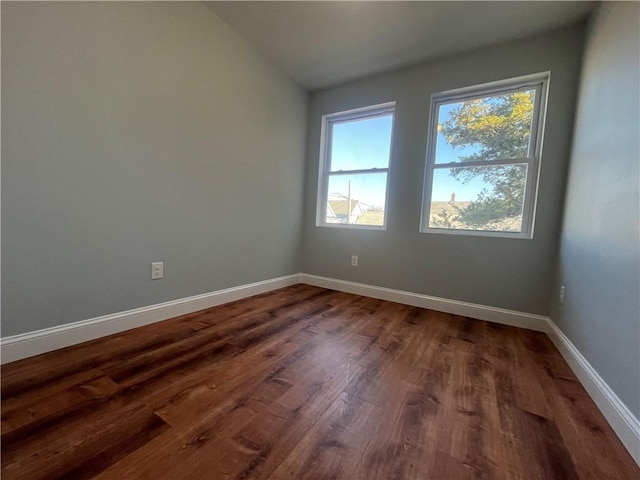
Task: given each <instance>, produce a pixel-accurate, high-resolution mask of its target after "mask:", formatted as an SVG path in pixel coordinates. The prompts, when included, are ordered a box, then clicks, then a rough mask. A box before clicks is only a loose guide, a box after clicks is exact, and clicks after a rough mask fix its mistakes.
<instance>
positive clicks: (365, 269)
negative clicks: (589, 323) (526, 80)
mask: <svg viewBox="0 0 640 480" xmlns="http://www.w3.org/2000/svg"><path fill="white" fill-rule="evenodd" d="M582 46H583V29H582V27H575V28H570V29H564V30H561V31H556V32H553V33H550V34H547V35H542V36H540V37H533V38H529V39H526V40H521V41H516V42H512V43H508V44H503V45H500V46H496V47H492V48H487V49H483V50H479V51H476V52H472V53H469V54H466V55H461V56H456V57H451V58H447V59H444V60H442V61H438V62H433V63H428V64H425V65H423V66H418V67H414V68H409V69H405V70H401V71H397V72H394V73H391V74H386V75H380V76H376V77H372V78H369V79H366V80H362V81H358V82H353V83H349V84H346V85H344V86H339V87H336V88H331V89H327V90H323V91H319V92H317V93H315V94H313V95H312V97H311V102H310V113H309V123H308V125H309V130H308V148H307V179H306V184H305V185H306V192H305V196H306V197H305V198H306V201H305V216H304V226H303V271H304V272H306V273H312V274H317V275H324V276H328V277H334V278H340V279H345V280H351V281H356V282H363V283H367V284H373V285H379V286H383V287H390V288H396V289H400V290H407V291H412V292H418V293H423V294H428V295H435V296H439V297H444V298H449V299H456V300H462V301H467V302H474V303H479V304H483V305H490V306H495V307H502V308H508V309H514V310H519V311H523V312H530V313H537V314H548V313H549V295H550V285H551V281H552V279H553V266H554V265H553V259H554V257H555V253H556V247H557V241H558V236H559V227H560V221H561V204H562V198H563V192H564V181H565V178H566V169H567V163H568V158H569V152H570V141H571V131H572V125H573V114H574V110H575V98H576V95H577V93H576V92H577V86H578V82H579V69H580V59H581V55H582ZM547 70H550V71H551V81H550V86H549V105H548V114H547V123H546V134H545V140H544V148H543V155H542V165H541V176H540V187H539V198H538V208H537V215H536V224H535V235H534V238H533V240H521V239H505V238H495V237H478V236H463V235H442V234H424V233H419V232H418V230H419V226H420V208H421V200H422V186H423V175H424V168H425V152H426V136H427V123H428V119H429V102H430V95H431V94H432V93H435V92H440V91H444V90H450V89H453V88H458V87H464V86H469V85H477V84H481V83H485V82H490V81H494V80H502V79H505V78H510V77H515V76H520V75H526V74H531V73H536V72H542V71H547ZM392 100H395V101H397V105H396V118H395V124H394V129H395V131H394V139H393V147H392V160H391V161H392V166H391V173H390V193H389V195H390V196H389V199H388V202H387V208H388V220H387V223H388V225H387V230H386V231H371V230H365V231H362V230H360V231H355V230H345V229H336V228H327V227H316V226H315V206H316V192H317V182H318V173H317V172H318V151H319V143H320V123H321V117H322V115H323V114H327V113H332V112H338V111H343V110H348V109H352V108H357V107H363V106H366V105H372V104H376V103H381V102H388V101H392ZM352 254H354V255H358V256H359V257H360V258H359V261H360V266H359V267H357V268H353V267H350V266H349V259H350V256H351V255H352Z"/></svg>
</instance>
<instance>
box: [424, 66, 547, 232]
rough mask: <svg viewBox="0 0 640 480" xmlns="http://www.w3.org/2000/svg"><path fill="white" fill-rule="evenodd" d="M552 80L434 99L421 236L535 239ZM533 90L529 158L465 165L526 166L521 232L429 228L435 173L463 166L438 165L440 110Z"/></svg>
mask: <svg viewBox="0 0 640 480" xmlns="http://www.w3.org/2000/svg"><path fill="white" fill-rule="evenodd" d="M550 79H551V72H549V71H547V72H540V73H535V74H532V75H525V76H521V77H515V78H509V79H506V80H499V81H496V82H489V83H484V84H480V85H474V86H470V87H463V88H457V89H454V90H447V91H444V92H440V93H434V94H432V95H431V101H430V115H429V129H428V135H427V149H426V161H425V173H424V184H423V188H422V212H421V215H420V232H421V233H435V234H445V235H469V236H480V237H501V238H520V239H532V238H533V231H534V224H535V217H536V215H535V214H536V207H537V200H538V187H539V182H540V165H541V163H542V144H543V141H544V130H545V128H544V127H545V120H546V113H547V98H548V95H549V81H550ZM531 87H534V88H535V90H536V96H535V98H536V101H535V103H534V107H533V108H534V110H533V114H532V122H531V137H530V138H531V139H533V138H535V142H532V141H530V143H529V152H528V156H527V157H524V158H505V159H498V160H489V161H487V160H484V161H479V162H465V163H464V166H474V165H476V164H479V165H480V166H490V165H514V164H527V180H526V182H525V197H524V205H523V208H522V231H520V232H500V231H492V230H463V229H448V228H434V227H429V217H430V215H431V193H432V190H433V173H434V171H435V170H436V169H441V168H450V167H452V166H454V167H455V166H458V167H460V166H462V163H461V162H454V163H443V164H437V163H436V158H435V157H436V155H435V153H436V142H437V130H438V129H437V124H438V117H439V113H440V106H441V105H446V104H450V103H455V102H460V101H461V100H467V99H473V98H479V97H484V96H490V95H492V94H500V93H511V92H517V91H521V90H524V89H530V88H531Z"/></svg>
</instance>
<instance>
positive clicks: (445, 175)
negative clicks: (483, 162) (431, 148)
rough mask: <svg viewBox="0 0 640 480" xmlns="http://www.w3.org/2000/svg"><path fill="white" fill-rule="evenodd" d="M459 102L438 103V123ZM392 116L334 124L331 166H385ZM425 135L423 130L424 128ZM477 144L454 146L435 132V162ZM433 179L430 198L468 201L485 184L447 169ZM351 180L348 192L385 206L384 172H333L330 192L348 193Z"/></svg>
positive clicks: (453, 157) (466, 152)
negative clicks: (459, 178) (466, 181)
mask: <svg viewBox="0 0 640 480" xmlns="http://www.w3.org/2000/svg"><path fill="white" fill-rule="evenodd" d="M458 105H459V103H453V104H448V105H442V106H441V107H440V119H439V120H440V123H442V122H445V121H447V120H448V118H449V115H450V112H451V110H452V109H453V108H455V107H456V106H458ZM391 125H392V116H391V115H384V116H380V117H375V118H370V119H366V120H358V121H352V122H342V123H337V124H334V125H333V138H332V149H331V170H332V171H336V170H354V169H366V168H374V167H377V168H386V167H388V161H389V152H390V148H391ZM425 135H426V132H425ZM477 150H478V148H464V149H454V148H453V147H451V145H449V144H448V143H447V141H446V139H445V138H444V136H443V135H442V134H440V133H438V138H437V142H436V162H437V163H449V162H455V161H458V158H459V157H460V156H461V155H469V154H471V153H474V152H475V151H477ZM434 177H435V178H436V180H437V181H436V182H435V185H434V188H433V195H432V199H433V201H449V199H450V198H451V194H452V193H455V194H456V200H458V201H465V200H466V201H468V200H473V199H475V198H476V196H477V194H478V193H479V192H480V191H481V190H482V188H483V187H486V186H487V185H486V184H484V182H482V181H481V180H480V179H478V178H476V179H474V180H473V181H471V182H470V183H469V184H467V185H463V184H462V183H461V182H459V181H457V180H456V179H454V178H453V177H451V176H450V175H449V169H436V171H435V175H434ZM349 181H351V196H352V198H354V199H357V200H361V201H363V202H365V203H367V204H370V205H374V206H379V207H384V198H385V192H386V181H387V175H386V174H384V173H380V174H375V175H372V174H364V175H339V176H338V175H335V176H331V177H330V179H329V195H330V196H331V195H332V194H340V195H344V196H346V195H347V189H348V182H349Z"/></svg>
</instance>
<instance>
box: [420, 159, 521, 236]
mask: <svg viewBox="0 0 640 480" xmlns="http://www.w3.org/2000/svg"><path fill="white" fill-rule="evenodd" d="M526 182H527V164H526V163H520V164H511V165H492V166H487V167H455V168H436V169H435V170H434V171H433V188H432V191H431V212H430V214H429V227H430V228H447V229H454V230H481V231H482V230H485V231H495V232H521V231H522V214H523V208H524V196H525V190H526Z"/></svg>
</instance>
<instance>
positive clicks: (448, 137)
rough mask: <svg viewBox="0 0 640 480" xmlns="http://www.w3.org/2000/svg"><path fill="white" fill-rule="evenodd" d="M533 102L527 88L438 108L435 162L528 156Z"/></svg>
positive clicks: (533, 92) (532, 94)
mask: <svg viewBox="0 0 640 480" xmlns="http://www.w3.org/2000/svg"><path fill="white" fill-rule="evenodd" d="M534 100H535V89H530V90H522V91H518V92H511V93H504V94H499V95H491V96H485V97H480V98H474V99H471V100H464V101H460V102H455V103H448V104H443V105H440V107H439V110H438V134H437V140H436V163H451V162H467V161H479V160H496V159H499V158H524V157H528V156H529V144H530V142H531V121H532V118H533V107H534ZM534 141H535V139H534Z"/></svg>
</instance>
